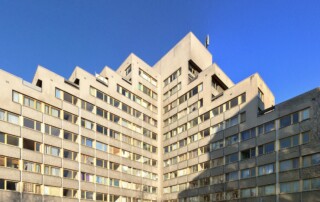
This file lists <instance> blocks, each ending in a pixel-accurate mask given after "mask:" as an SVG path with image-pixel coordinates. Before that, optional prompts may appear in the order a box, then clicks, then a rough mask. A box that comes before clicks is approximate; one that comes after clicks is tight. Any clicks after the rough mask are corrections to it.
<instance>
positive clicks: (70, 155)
mask: <svg viewBox="0 0 320 202" xmlns="http://www.w3.org/2000/svg"><path fill="white" fill-rule="evenodd" d="M77 156H78V153H77V152H74V151H70V150H67V149H64V150H63V158H65V159H70V160H73V161H76V160H77Z"/></svg>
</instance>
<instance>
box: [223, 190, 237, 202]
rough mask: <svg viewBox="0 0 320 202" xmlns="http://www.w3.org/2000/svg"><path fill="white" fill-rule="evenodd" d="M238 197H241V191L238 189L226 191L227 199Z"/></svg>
mask: <svg viewBox="0 0 320 202" xmlns="http://www.w3.org/2000/svg"><path fill="white" fill-rule="evenodd" d="M237 198H239V191H238V190H234V191H229V192H226V199H227V200H232V199H237Z"/></svg>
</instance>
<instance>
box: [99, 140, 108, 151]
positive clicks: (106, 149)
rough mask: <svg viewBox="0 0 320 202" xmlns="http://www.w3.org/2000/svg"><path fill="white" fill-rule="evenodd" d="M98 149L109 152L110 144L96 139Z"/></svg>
mask: <svg viewBox="0 0 320 202" xmlns="http://www.w3.org/2000/svg"><path fill="white" fill-rule="evenodd" d="M96 149H98V150H100V151H104V152H108V146H107V145H106V144H103V143H102V142H98V141H96Z"/></svg>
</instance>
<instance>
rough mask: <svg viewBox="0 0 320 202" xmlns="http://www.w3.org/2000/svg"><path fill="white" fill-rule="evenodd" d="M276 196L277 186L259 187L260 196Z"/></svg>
mask: <svg viewBox="0 0 320 202" xmlns="http://www.w3.org/2000/svg"><path fill="white" fill-rule="evenodd" d="M274 194H276V186H275V185H267V186H262V187H259V195H260V196H267V195H274Z"/></svg>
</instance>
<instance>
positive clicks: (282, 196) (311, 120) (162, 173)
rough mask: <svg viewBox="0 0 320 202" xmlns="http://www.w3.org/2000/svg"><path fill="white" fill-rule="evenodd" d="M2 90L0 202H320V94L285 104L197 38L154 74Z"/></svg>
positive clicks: (125, 68)
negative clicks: (234, 72)
mask: <svg viewBox="0 0 320 202" xmlns="http://www.w3.org/2000/svg"><path fill="white" fill-rule="evenodd" d="M0 85H1V88H0V93H1V95H2V96H1V97H0V201H68V202H69V201H92V200H94V201H110V202H160V201H162V202H198V201H200V202H209V201H250V202H251V201H265V202H268V201H270V202H273V201H320V199H319V198H320V194H319V193H320V192H319V189H320V173H319V170H320V146H319V142H320V140H319V139H320V120H319V117H320V111H319V106H320V89H319V88H316V89H314V90H312V91H309V92H306V93H304V94H302V95H299V96H297V97H295V98H292V99H290V100H288V101H286V102H283V103H280V104H277V105H275V99H274V96H273V94H272V92H271V90H270V89H269V88H268V86H267V85H266V84H265V83H264V81H263V80H262V78H261V77H260V75H259V74H253V75H251V76H250V77H248V78H246V79H244V80H243V81H241V82H239V83H236V84H235V83H233V82H232V80H231V79H230V78H229V77H228V76H227V75H226V74H225V73H224V72H223V71H222V70H221V69H220V68H219V67H218V65H217V64H215V63H213V64H212V55H211V54H210V53H209V52H208V50H207V49H206V48H205V47H204V46H203V45H202V44H201V42H200V41H199V40H198V39H197V38H196V37H195V36H194V35H193V34H192V33H189V34H188V35H187V36H185V37H184V38H183V39H182V40H181V41H180V42H179V43H178V44H177V45H176V46H175V47H174V48H173V49H171V50H170V51H169V52H168V53H167V54H166V55H165V56H163V57H162V58H161V59H160V60H159V61H158V62H157V63H156V64H155V65H154V66H153V67H151V66H149V65H148V64H146V63H145V62H144V61H143V60H141V59H140V58H138V57H137V56H135V55H134V54H131V55H130V56H129V57H128V58H127V59H126V60H125V61H124V62H123V63H122V64H121V66H120V67H119V68H118V69H117V70H116V71H114V70H112V69H110V68H109V67H105V68H104V69H103V70H102V71H101V72H100V74H96V75H92V74H91V73H88V72H86V71H85V70H84V69H81V68H79V67H76V68H75V69H74V71H73V73H72V75H71V76H70V78H69V79H65V78H63V77H62V76H59V75H57V74H55V73H54V72H51V71H50V70H48V69H45V68H44V67H41V66H39V67H38V69H37V71H36V73H35V76H34V79H33V81H32V83H29V82H26V81H24V80H23V79H21V78H18V77H16V76H14V75H11V74H10V73H7V72H5V71H3V70H0ZM284 88H285V87H284Z"/></svg>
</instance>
